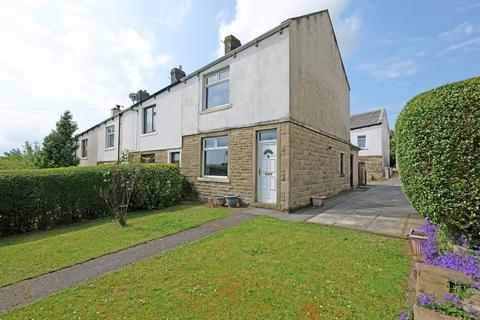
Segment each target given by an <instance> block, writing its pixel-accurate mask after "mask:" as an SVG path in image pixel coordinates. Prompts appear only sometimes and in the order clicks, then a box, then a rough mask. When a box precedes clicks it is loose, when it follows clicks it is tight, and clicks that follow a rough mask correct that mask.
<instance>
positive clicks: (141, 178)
mask: <svg viewBox="0 0 480 320" xmlns="http://www.w3.org/2000/svg"><path fill="white" fill-rule="evenodd" d="M122 167H123V168H125V169H127V170H130V169H132V168H138V169H139V170H140V173H139V175H138V178H137V182H136V186H135V189H134V192H133V194H132V203H131V210H142V209H152V208H160V207H166V206H170V205H172V204H175V203H177V202H179V201H180V200H181V197H182V176H181V174H180V171H179V169H178V168H177V167H176V166H173V165H162V164H141V165H122ZM108 170H109V166H96V167H71V168H60V169H31V170H22V171H0V236H4V235H8V234H15V233H22V232H28V231H34V230H43V229H49V228H52V227H55V226H59V225H63V224H69V223H73V222H77V221H82V220H89V219H95V218H99V217H104V216H106V215H109V214H110V213H109V211H108V209H107V207H106V206H105V203H104V201H103V199H102V198H101V197H100V196H99V194H98V192H97V190H98V188H99V187H100V186H101V185H102V184H103V183H105V182H104V174H105V172H107V171H108Z"/></svg>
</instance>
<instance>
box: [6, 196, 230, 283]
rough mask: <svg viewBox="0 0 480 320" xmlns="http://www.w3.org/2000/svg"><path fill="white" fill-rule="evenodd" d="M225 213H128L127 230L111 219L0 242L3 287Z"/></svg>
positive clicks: (185, 209) (190, 209) (184, 209)
mask: <svg viewBox="0 0 480 320" xmlns="http://www.w3.org/2000/svg"><path fill="white" fill-rule="evenodd" d="M228 214H229V212H228V211H225V210H219V209H212V208H205V207H201V206H187V205H181V206H175V207H171V208H167V209H163V210H158V211H153V212H146V213H137V214H129V219H128V227H125V228H122V227H121V226H120V225H119V224H118V222H116V221H113V220H112V218H107V219H100V220H95V221H91V222H87V223H79V224H75V225H71V226H68V227H64V228H57V229H53V230H49V231H44V232H33V233H28V234H24V235H18V236H12V237H8V238H0V270H1V272H0V286H3V285H6V284H10V283H14V282H17V281H19V280H23V279H26V278H29V277H32V276H36V275H39V274H42V273H45V272H48V271H52V270H55V269H59V268H62V267H66V266H69V265H72V264H75V263H78V262H81V261H85V260H87V259H90V258H93V257H96V256H99V255H102V254H105V253H109V252H113V251H116V250H119V249H122V248H126V247H129V246H132V245H135V244H138V243H141V242H145V241H148V240H151V239H155V238H158V237H162V236H165V235H168V234H171V233H175V232H178V231H181V230H185V229H188V228H191V227H194V226H197V225H199V224H202V223H205V222H207V221H210V220H214V219H217V218H220V217H224V216H226V215H228Z"/></svg>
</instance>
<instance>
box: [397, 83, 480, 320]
mask: <svg viewBox="0 0 480 320" xmlns="http://www.w3.org/2000/svg"><path fill="white" fill-rule="evenodd" d="M395 133H396V137H395V138H396V143H397V146H396V148H397V161H398V164H399V170H400V178H401V181H402V186H403V189H404V192H405V193H406V195H407V196H408V198H409V200H410V201H411V203H412V205H413V206H414V208H415V209H416V210H417V212H418V213H419V214H420V215H422V216H423V217H425V218H426V219H427V220H426V222H425V223H424V225H423V226H422V227H421V228H420V229H419V230H413V231H412V234H411V235H410V236H411V238H412V244H413V249H414V252H415V260H416V264H415V269H414V271H415V278H416V288H415V290H416V303H415V305H414V307H413V312H412V311H408V310H405V311H404V312H403V314H402V316H401V319H404V320H406V319H413V318H414V319H416V320H421V319H480V78H473V79H469V80H464V81H460V82H456V83H452V84H448V85H445V86H442V87H439V88H436V89H433V90H430V91H427V92H424V93H422V94H420V95H418V96H416V97H414V98H413V99H412V100H410V101H409V102H408V103H407V105H406V106H405V108H404V109H403V111H402V112H401V114H400V115H399V117H398V119H397V122H396V126H395Z"/></svg>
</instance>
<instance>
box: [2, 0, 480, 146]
mask: <svg viewBox="0 0 480 320" xmlns="http://www.w3.org/2000/svg"><path fill="white" fill-rule="evenodd" d="M322 9H328V10H329V12H330V15H331V17H332V20H333V25H334V28H335V32H336V35H337V39H338V42H339V45H340V50H341V53H342V57H343V60H344V64H345V68H346V72H347V75H348V78H349V82H350V86H351V92H350V111H351V114H355V113H360V112H365V111H369V110H374V109H378V108H386V109H387V116H388V118H389V123H390V128H391V129H393V128H394V123H395V119H396V117H397V116H398V114H399V112H400V111H401V109H402V108H403V106H404V105H405V103H406V102H407V101H408V100H410V99H411V98H412V97H414V96H415V95H416V94H418V93H421V92H423V91H425V90H428V89H431V88H434V87H437V86H439V85H442V84H445V83H449V82H453V81H457V80H462V79H467V78H471V77H474V76H479V75H480V0H422V1H418V0H416V1H415V0H404V1H381V0H378V1H375V0H371V1H367V0H357V1H355V0H295V1H278V0H277V1H274V0H227V1H214V0H177V1H167V0H156V1H143V0H142V1H141V0H136V1H133V0H123V1H120V0H117V1H114V0H102V1H97V0H76V1H68V0H62V1H60V0H57V1H53V0H17V1H1V2H0V43H1V46H2V49H1V50H0V154H3V152H5V151H8V150H10V149H12V148H17V147H20V146H21V145H22V144H23V143H24V142H25V141H26V140H28V141H35V140H37V141H41V140H42V139H43V137H44V136H45V135H46V134H48V133H49V132H50V131H51V130H52V129H53V128H54V127H55V122H56V121H57V120H58V119H59V117H60V115H61V114H62V113H63V112H64V111H65V110H70V111H71V112H72V113H73V117H74V120H75V121H76V122H77V123H78V126H79V131H82V130H84V129H87V128H89V127H91V126H92V125H94V124H96V123H98V122H100V121H102V120H103V119H105V118H107V117H108V116H109V115H110V109H111V108H112V107H114V106H115V105H116V104H120V105H123V106H129V105H130V104H131V101H130V100H129V98H128V94H129V93H130V92H135V91H138V90H140V89H146V90H147V91H148V92H150V93H153V92H155V91H157V90H159V89H161V88H162V87H164V86H165V85H167V84H168V83H169V82H170V79H169V71H170V69H171V68H172V67H174V66H178V65H182V66H183V69H184V70H185V71H186V73H187V74H188V73H189V72H193V71H195V70H196V69H198V68H200V67H202V66H204V65H206V64H208V63H209V62H211V61H212V60H214V59H215V58H216V57H218V56H219V55H220V54H221V51H222V45H223V44H222V43H221V40H222V39H223V38H224V36H225V35H227V34H234V35H235V36H236V37H237V38H239V39H240V40H241V41H242V43H246V42H248V41H249V40H251V39H253V38H255V37H256V36H258V35H260V34H262V33H264V32H265V31H267V30H269V29H271V28H273V27H275V26H276V25H278V24H280V23H281V22H282V21H284V20H285V19H287V18H289V17H293V16H298V15H302V14H306V13H309V12H313V11H318V10H322Z"/></svg>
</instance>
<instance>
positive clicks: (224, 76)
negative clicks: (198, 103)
mask: <svg viewBox="0 0 480 320" xmlns="http://www.w3.org/2000/svg"><path fill="white" fill-rule="evenodd" d="M204 86H205V103H204V109H212V108H216V107H220V106H224V105H227V104H229V103H230V70H229V69H225V70H222V71H219V72H216V73H213V74H210V75H208V76H205V77H204Z"/></svg>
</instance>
